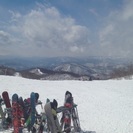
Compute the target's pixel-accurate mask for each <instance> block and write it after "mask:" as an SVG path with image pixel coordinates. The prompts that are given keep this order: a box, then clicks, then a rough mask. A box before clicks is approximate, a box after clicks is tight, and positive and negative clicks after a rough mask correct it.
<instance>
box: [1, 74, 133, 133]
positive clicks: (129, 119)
mask: <svg viewBox="0 0 133 133" xmlns="http://www.w3.org/2000/svg"><path fill="white" fill-rule="evenodd" d="M5 90H6V91H8V92H9V95H10V97H11V96H12V95H13V94H14V93H18V94H19V96H23V98H27V97H29V95H30V93H31V92H32V91H34V92H38V93H39V94H40V100H41V101H42V102H43V103H45V101H46V98H50V99H51V100H53V99H56V100H57V101H58V104H59V106H61V105H63V102H64V94H65V92H66V90H69V91H71V92H72V93H73V97H74V101H75V103H77V104H78V111H79V117H80V121H81V127H82V129H83V130H87V131H90V130H91V131H96V133H133V80H108V81H40V80H31V79H24V78H21V77H8V76H0V92H1V93H2V92H3V91H5Z"/></svg>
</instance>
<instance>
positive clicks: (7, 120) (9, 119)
mask: <svg viewBox="0 0 133 133" xmlns="http://www.w3.org/2000/svg"><path fill="white" fill-rule="evenodd" d="M2 98H3V101H4V104H5V107H6V108H5V109H4V113H5V115H6V114H7V117H6V118H5V120H4V123H3V127H4V128H5V129H6V128H8V127H11V124H12V114H11V103H10V99H9V94H8V92H7V91H4V92H3V93H2Z"/></svg>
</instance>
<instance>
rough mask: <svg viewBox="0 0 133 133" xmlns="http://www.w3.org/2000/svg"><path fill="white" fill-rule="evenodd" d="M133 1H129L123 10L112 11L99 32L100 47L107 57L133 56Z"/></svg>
mask: <svg viewBox="0 0 133 133" xmlns="http://www.w3.org/2000/svg"><path fill="white" fill-rule="evenodd" d="M132 7H133V1H127V2H126V3H125V4H124V5H123V7H122V9H121V10H117V11H112V12H111V13H110V15H109V16H108V17H107V18H106V19H105V21H104V27H103V28H102V29H101V31H100V32H99V39H100V46H101V49H102V51H103V53H104V54H105V55H109V56H120V57H132V56H133V53H132V51H133V37H132V36H133V29H132V27H133V8H132Z"/></svg>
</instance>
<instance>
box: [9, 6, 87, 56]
mask: <svg viewBox="0 0 133 133" xmlns="http://www.w3.org/2000/svg"><path fill="white" fill-rule="evenodd" d="M10 13H11V15H12V17H11V18H12V20H11V25H10V27H8V28H7V31H8V32H9V33H10V34H11V35H12V36H13V37H14V39H16V41H15V40H14V43H16V45H15V46H16V47H15V49H16V51H17V48H18V51H20V50H19V49H21V51H20V53H19V54H21V55H23V54H27V55H28V56H29V55H31V56H32V55H33V56H34V55H35V52H36V56H37V55H38V56H43V55H46V54H47V55H48V56H49V55H53V56H59V55H63V54H64V55H71V54H72V55H73V52H75V50H72V47H75V46H76V47H77V49H80V50H78V52H82V51H83V50H81V49H83V48H82V47H84V46H85V45H86V44H88V39H87V38H88V33H89V32H88V29H87V28H86V27H84V26H81V25H78V24H76V22H75V20H74V19H73V18H71V17H66V16H63V15H61V14H60V12H59V11H58V10H57V9H56V8H55V7H48V8H46V7H39V8H38V9H34V10H31V11H30V12H29V13H28V14H25V15H23V14H20V13H15V12H13V11H10ZM12 46H14V44H13V45H12ZM12 49H13V47H12ZM26 49H27V50H26ZM12 51H13V52H14V50H12ZM48 51H49V52H48ZM53 51H55V52H53ZM16 53H17V54H18V52H16Z"/></svg>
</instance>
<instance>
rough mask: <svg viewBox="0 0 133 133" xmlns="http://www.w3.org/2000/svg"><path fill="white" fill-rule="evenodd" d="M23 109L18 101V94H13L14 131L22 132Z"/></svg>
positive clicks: (15, 132) (16, 132)
mask: <svg viewBox="0 0 133 133" xmlns="http://www.w3.org/2000/svg"><path fill="white" fill-rule="evenodd" d="M22 118H23V111H22V108H21V106H20V105H19V102H18V95H17V94H13V96H12V123H13V128H14V133H22V128H23V126H22V122H21V119H22Z"/></svg>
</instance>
